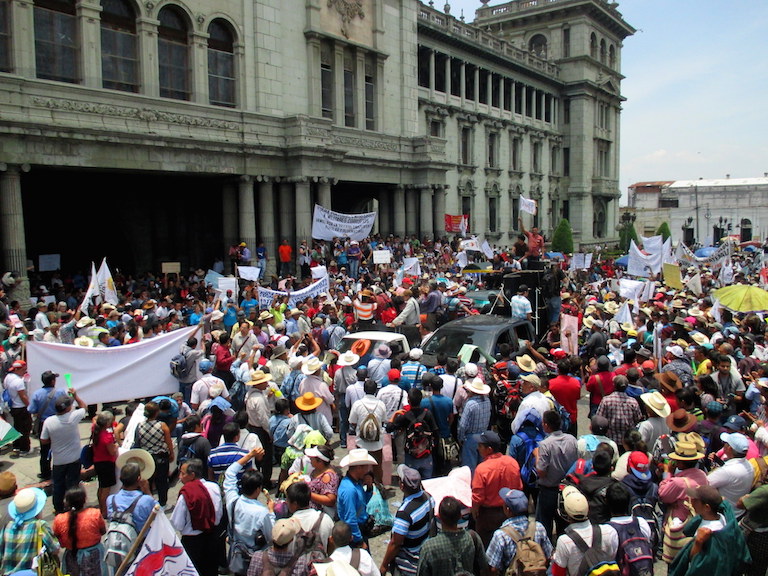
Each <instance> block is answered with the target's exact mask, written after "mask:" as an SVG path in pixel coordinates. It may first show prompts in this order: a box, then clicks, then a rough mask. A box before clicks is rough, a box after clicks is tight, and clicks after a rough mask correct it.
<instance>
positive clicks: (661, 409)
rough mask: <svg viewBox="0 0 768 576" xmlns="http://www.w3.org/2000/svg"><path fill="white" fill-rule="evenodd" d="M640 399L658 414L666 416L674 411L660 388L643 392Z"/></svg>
mask: <svg viewBox="0 0 768 576" xmlns="http://www.w3.org/2000/svg"><path fill="white" fill-rule="evenodd" d="M640 399H641V400H642V401H643V403H644V404H645V405H646V406H648V408H649V409H651V410H652V411H653V412H654V414H656V415H657V416H661V417H662V418H666V417H667V416H669V415H670V413H671V412H672V409H671V408H670V407H669V402H667V399H666V398H664V395H663V394H662V393H661V392H659V391H658V390H654V391H653V392H646V393H645V394H641V395H640Z"/></svg>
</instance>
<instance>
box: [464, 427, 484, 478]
mask: <svg viewBox="0 0 768 576" xmlns="http://www.w3.org/2000/svg"><path fill="white" fill-rule="evenodd" d="M479 461H480V454H478V452H477V441H476V440H475V438H474V435H473V434H469V435H467V437H466V438H465V439H464V444H463V445H462V447H461V465H462V466H469V470H470V471H471V472H472V474H474V473H475V468H477V464H478V462H479Z"/></svg>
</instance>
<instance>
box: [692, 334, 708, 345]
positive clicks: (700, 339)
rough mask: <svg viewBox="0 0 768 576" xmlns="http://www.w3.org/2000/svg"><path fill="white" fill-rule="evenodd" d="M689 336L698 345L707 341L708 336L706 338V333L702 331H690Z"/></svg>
mask: <svg viewBox="0 0 768 576" xmlns="http://www.w3.org/2000/svg"><path fill="white" fill-rule="evenodd" d="M691 338H692V339H693V341H694V342H696V344H698V345H699V346H703V345H704V344H707V343H709V338H707V335H706V334H704V333H703V332H691Z"/></svg>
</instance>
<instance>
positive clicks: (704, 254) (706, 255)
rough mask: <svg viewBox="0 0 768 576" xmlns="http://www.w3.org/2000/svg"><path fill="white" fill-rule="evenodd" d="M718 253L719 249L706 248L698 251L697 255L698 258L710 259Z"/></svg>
mask: <svg viewBox="0 0 768 576" xmlns="http://www.w3.org/2000/svg"><path fill="white" fill-rule="evenodd" d="M716 251H717V248H716V247H714V246H705V247H704V248H699V249H698V250H696V252H695V255H696V257H697V258H709V257H710V256H712V254H714V253H715V252H716Z"/></svg>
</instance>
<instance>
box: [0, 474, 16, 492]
mask: <svg viewBox="0 0 768 576" xmlns="http://www.w3.org/2000/svg"><path fill="white" fill-rule="evenodd" d="M15 492H16V476H15V475H14V474H13V472H11V471H10V470H6V471H5V472H0V498H8V496H11V495H12V494H14V493H15Z"/></svg>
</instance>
